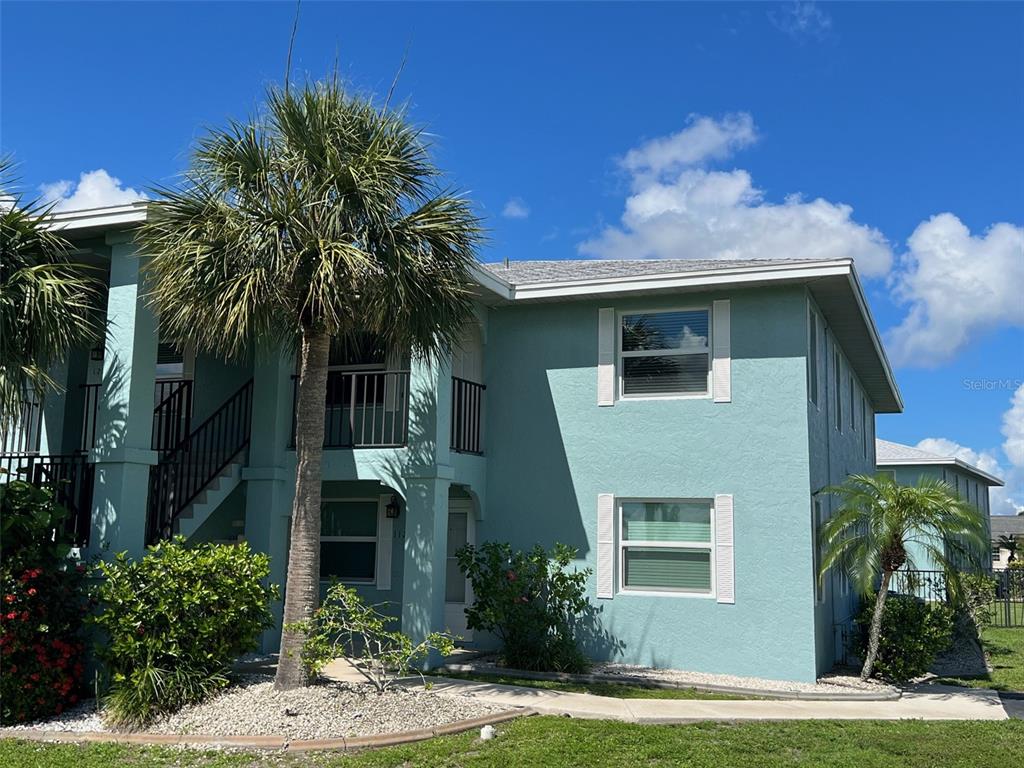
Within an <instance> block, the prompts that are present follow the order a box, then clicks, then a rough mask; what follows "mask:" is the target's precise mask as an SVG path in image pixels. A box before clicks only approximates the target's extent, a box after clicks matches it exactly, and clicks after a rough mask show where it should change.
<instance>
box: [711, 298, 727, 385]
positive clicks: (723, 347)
mask: <svg viewBox="0 0 1024 768" xmlns="http://www.w3.org/2000/svg"><path fill="white" fill-rule="evenodd" d="M708 337H709V338H708V348H709V349H710V350H711V390H712V393H713V397H714V400H715V402H716V403H731V402H732V302H730V301H729V299H716V300H715V301H713V302H711V322H710V323H708Z"/></svg>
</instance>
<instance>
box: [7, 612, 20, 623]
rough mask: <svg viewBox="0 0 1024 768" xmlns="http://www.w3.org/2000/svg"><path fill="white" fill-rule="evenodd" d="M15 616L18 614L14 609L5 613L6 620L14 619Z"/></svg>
mask: <svg viewBox="0 0 1024 768" xmlns="http://www.w3.org/2000/svg"><path fill="white" fill-rule="evenodd" d="M16 618H18V614H16V613H15V612H14V611H11V612H10V613H8V614H7V620H8V621H14V620H15V619H16Z"/></svg>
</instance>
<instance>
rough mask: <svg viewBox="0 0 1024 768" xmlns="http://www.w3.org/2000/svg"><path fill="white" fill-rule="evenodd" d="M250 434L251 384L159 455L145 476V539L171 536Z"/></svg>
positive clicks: (244, 445)
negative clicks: (176, 443) (176, 524)
mask: <svg viewBox="0 0 1024 768" xmlns="http://www.w3.org/2000/svg"><path fill="white" fill-rule="evenodd" d="M251 432H252V379H249V380H248V381H247V382H246V383H245V384H243V385H242V386H241V387H240V388H239V389H238V390H237V391H236V392H235V393H234V394H233V395H231V397H229V398H228V399H227V400H226V401H225V402H224V403H223V404H222V405H221V406H220V408H218V409H217V410H216V411H214V412H213V413H212V414H210V416H209V417H207V418H206V419H205V420H204V421H203V422H202V423H201V424H200V425H199V426H197V427H196V428H195V429H193V430H192V431H191V432H190V433H189V434H188V435H186V436H185V437H184V438H183V439H182V440H181V441H180V442H179V443H178V445H176V446H174V447H173V448H170V449H168V450H166V451H163V452H162V453H161V456H160V460H159V463H158V464H157V465H156V466H154V467H153V468H152V469H151V470H150V473H149V504H148V510H147V520H146V530H147V534H146V537H147V539H148V540H149V541H150V542H154V541H156V540H158V539H166V538H170V537H171V536H172V535H174V530H175V523H176V521H177V519H178V517H179V516H180V515H181V513H182V512H184V511H185V509H187V508H188V506H189V504H191V503H192V502H193V501H194V500H195V499H196V497H197V496H199V494H201V493H202V492H203V491H204V490H205V489H206V488H207V486H209V485H210V483H211V482H212V481H213V480H214V479H216V478H217V477H218V476H219V475H220V473H221V472H223V471H224V469H225V468H226V467H227V466H228V465H229V464H230V463H231V462H232V461H233V460H234V459H235V458H236V457H237V456H238V455H239V454H240V453H241V452H242V451H244V450H245V449H246V448H247V447H248V446H249V439H250V435H251Z"/></svg>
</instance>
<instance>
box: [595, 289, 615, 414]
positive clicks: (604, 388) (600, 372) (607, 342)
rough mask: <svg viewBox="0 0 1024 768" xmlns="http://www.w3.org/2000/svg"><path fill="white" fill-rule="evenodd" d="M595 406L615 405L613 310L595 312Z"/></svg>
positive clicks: (607, 308) (603, 309) (604, 309)
mask: <svg viewBox="0 0 1024 768" xmlns="http://www.w3.org/2000/svg"><path fill="white" fill-rule="evenodd" d="M597 404H598V405H615V310H614V309H612V308H610V307H606V308H602V309H599V310H597Z"/></svg>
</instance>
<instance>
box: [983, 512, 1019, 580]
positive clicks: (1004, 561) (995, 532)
mask: <svg viewBox="0 0 1024 768" xmlns="http://www.w3.org/2000/svg"><path fill="white" fill-rule="evenodd" d="M988 520H989V531H990V535H991V539H992V570H994V571H1003V570H1005V569H1006V567H1007V566H1008V565H1009V564H1010V555H1011V550H1010V548H1009V547H1006V546H1004V544H1005V540H1004V537H1006V538H1009V537H1013V539H1014V541H1015V542H1016V543H1017V545H1018V546H1017V549H1016V550H1015V551H1013V559H1014V560H1015V561H1017V560H1019V561H1024V514H1021V515H991V516H990V517H989V519H988Z"/></svg>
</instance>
